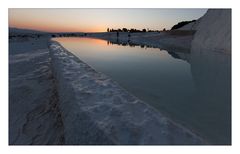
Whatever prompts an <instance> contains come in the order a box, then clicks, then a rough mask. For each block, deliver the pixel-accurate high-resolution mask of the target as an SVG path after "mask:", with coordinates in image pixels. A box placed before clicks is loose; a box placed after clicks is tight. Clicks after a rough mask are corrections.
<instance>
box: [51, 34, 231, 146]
mask: <svg viewBox="0 0 240 154" xmlns="http://www.w3.org/2000/svg"><path fill="white" fill-rule="evenodd" d="M55 40H57V41H58V42H60V43H61V44H62V45H63V46H64V47H65V48H66V49H67V50H69V51H71V52H72V53H73V54H75V55H76V56H78V57H79V58H80V59H81V60H83V61H84V62H86V63H88V64H89V65H90V66H92V67H93V68H95V69H96V70H97V71H100V72H103V73H105V74H107V75H108V76H110V77H111V78H112V79H113V80H115V81H117V82H118V83H119V84H120V85H121V86H123V87H124V88H126V89H127V90H128V91H130V92H131V93H132V94H134V95H136V96H137V97H139V98H140V99H142V100H144V101H145V102H147V103H149V104H151V105H152V106H153V107H155V108H156V109H158V110H160V111H161V112H163V113H165V114H166V115H168V116H170V117H171V118H172V119H174V120H176V121H178V122H180V123H182V124H184V125H186V126H187V127H188V128H191V129H193V130H194V131H196V132H198V133H199V134H200V135H202V136H204V137H205V138H206V139H207V140H208V141H209V142H210V143H213V144H229V143H230V139H231V134H230V133H231V131H230V130H231V116H230V115H231V100H230V92H231V91H230V86H231V84H230V82H231V80H230V73H231V72H230V71H231V65H230V63H231V59H230V56H229V55H223V54H220V53H215V52H200V51H191V54H188V53H180V52H174V51H165V50H159V49H158V48H153V47H151V46H145V45H137V44H134V43H132V42H131V41H127V42H119V40H116V41H104V40H97V39H89V38H57V39H55Z"/></svg>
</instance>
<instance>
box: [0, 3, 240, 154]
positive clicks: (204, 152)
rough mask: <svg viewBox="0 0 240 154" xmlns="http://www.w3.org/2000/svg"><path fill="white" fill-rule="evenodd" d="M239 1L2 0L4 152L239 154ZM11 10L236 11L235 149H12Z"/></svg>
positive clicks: (0, 118)
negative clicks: (10, 105)
mask: <svg viewBox="0 0 240 154" xmlns="http://www.w3.org/2000/svg"><path fill="white" fill-rule="evenodd" d="M237 2H238V1H237V0H236V1H234V0H198V1H197V0H195V1H194V0H147V1H146V0H119V1H116V0H87V1H81V0H38V1H35V0H1V1H0V7H1V9H0V19H1V22H0V23H1V24H0V38H1V40H0V47H1V51H0V52H1V54H0V58H1V59H0V63H1V65H0V70H1V74H0V78H1V79H0V90H1V91H0V94H1V97H0V98H1V99H0V100H1V107H0V114H1V115H0V128H1V129H0V153H1V154H5V153H11V154H14V153H20V154H32V153H34V154H38V153H39V154H43V153H44V154H45V153H52V154H53V153H57V154H59V153H69V154H70V153H71V154H73V153H78V154H81V153H96V154H108V153H109V154H110V153H111V154H132V153H139V154H141V153H148V154H155V153H156V154H160V153H164V154H165V153H169V154H174V153H184V154H188V153H189V154H192V153H194V154H208V153H212V154H215V153H216V154H222V153H228V154H230V153H234V154H235V153H239V150H240V149H239V146H240V142H239V140H240V133H239V131H240V120H238V117H240V115H239V113H240V111H239V110H240V105H239V104H240V101H239V97H238V96H239V95H240V92H238V88H239V87H240V85H239V79H240V73H239V72H240V71H239V70H240V69H239V68H238V66H240V60H239V57H240V55H239V53H240V51H239V49H237V45H238V44H239V38H237V35H236V34H240V32H239V29H240V24H239V23H240V22H239V16H240V11H239V10H240V8H239V7H237V6H240V5H238V4H237ZM8 8H232V146H9V145H8Z"/></svg>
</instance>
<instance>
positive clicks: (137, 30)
mask: <svg viewBox="0 0 240 154" xmlns="http://www.w3.org/2000/svg"><path fill="white" fill-rule="evenodd" d="M107 32H130V33H139V32H140V33H141V32H160V31H159V30H149V29H148V30H146V29H145V28H144V29H142V30H139V29H135V28H131V29H127V28H122V29H120V28H118V29H113V28H112V29H110V28H108V29H107Z"/></svg>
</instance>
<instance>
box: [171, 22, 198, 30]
mask: <svg viewBox="0 0 240 154" xmlns="http://www.w3.org/2000/svg"><path fill="white" fill-rule="evenodd" d="M195 21H196V20H192V21H181V22H179V23H177V24H176V25H174V26H173V27H172V28H171V30H174V29H178V28H181V27H183V26H185V25H186V24H189V23H191V22H195Z"/></svg>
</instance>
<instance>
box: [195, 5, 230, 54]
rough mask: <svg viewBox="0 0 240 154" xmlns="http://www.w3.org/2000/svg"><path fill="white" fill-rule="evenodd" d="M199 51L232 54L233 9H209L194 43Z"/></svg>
mask: <svg viewBox="0 0 240 154" xmlns="http://www.w3.org/2000/svg"><path fill="white" fill-rule="evenodd" d="M199 49H203V50H204V49H206V50H211V51H216V52H222V53H228V54H229V53H231V9H209V10H208V11H207V13H206V14H205V15H204V16H203V17H202V18H201V21H200V23H199V24H198V26H197V32H196V33H195V35H194V39H193V41H192V50H199ZM206 50H205V51H206Z"/></svg>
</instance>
